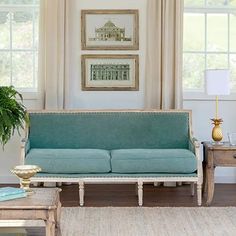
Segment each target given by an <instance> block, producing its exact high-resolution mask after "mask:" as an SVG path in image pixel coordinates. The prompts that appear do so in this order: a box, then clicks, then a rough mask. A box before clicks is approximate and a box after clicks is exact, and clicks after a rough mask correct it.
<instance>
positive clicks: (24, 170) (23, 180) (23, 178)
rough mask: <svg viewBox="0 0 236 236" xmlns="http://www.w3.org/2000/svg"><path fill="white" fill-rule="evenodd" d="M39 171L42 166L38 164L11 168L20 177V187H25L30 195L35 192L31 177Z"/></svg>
mask: <svg viewBox="0 0 236 236" xmlns="http://www.w3.org/2000/svg"><path fill="white" fill-rule="evenodd" d="M39 171H41V168H40V167H39V166H36V165H20V166H15V167H14V168H13V169H12V170H11V172H12V173H14V174H15V175H16V176H17V177H19V178H20V187H21V188H22V189H24V190H25V191H26V192H27V194H28V195H29V194H32V193H33V190H32V189H31V188H30V178H31V177H33V176H34V175H35V174H36V173H37V172H39Z"/></svg>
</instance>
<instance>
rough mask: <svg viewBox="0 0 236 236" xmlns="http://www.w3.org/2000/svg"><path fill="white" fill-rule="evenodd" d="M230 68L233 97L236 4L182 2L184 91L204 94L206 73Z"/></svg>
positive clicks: (197, 0)
mask: <svg viewBox="0 0 236 236" xmlns="http://www.w3.org/2000/svg"><path fill="white" fill-rule="evenodd" d="M215 68H216V69H224V68H229V69H230V72H231V85H232V93H236V0H185V12H184V44H183V90H184V92H185V93H186V94H187V93H188V92H191V94H194V93H195V94H199V93H202V94H203V93H204V71H205V69H215Z"/></svg>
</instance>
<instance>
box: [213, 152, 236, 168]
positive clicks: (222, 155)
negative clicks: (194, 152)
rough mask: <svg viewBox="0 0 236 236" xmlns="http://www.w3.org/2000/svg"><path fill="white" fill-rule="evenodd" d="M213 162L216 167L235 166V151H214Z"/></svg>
mask: <svg viewBox="0 0 236 236" xmlns="http://www.w3.org/2000/svg"><path fill="white" fill-rule="evenodd" d="M214 162H215V164H216V165H223V166H232V165H235V166H236V151H228V150H227V151H214Z"/></svg>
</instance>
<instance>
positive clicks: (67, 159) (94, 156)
mask: <svg viewBox="0 0 236 236" xmlns="http://www.w3.org/2000/svg"><path fill="white" fill-rule="evenodd" d="M25 161H26V164H31V165H32V164H34V165H38V166H40V167H41V168H42V172H45V173H61V174H70V173H108V172H110V171H111V164H110V153H109V151H106V150H101V149H30V151H29V153H28V154H27V156H26V160H25Z"/></svg>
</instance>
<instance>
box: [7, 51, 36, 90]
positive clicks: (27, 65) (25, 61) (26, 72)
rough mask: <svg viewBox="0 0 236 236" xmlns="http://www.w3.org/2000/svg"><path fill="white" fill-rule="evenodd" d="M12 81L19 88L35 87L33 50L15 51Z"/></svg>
mask: <svg viewBox="0 0 236 236" xmlns="http://www.w3.org/2000/svg"><path fill="white" fill-rule="evenodd" d="M12 83H13V85H14V86H15V87H17V88H24V87H26V88H32V87H33V53H31V52H15V53H13V55H12Z"/></svg>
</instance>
